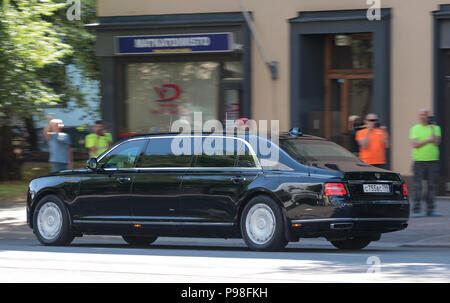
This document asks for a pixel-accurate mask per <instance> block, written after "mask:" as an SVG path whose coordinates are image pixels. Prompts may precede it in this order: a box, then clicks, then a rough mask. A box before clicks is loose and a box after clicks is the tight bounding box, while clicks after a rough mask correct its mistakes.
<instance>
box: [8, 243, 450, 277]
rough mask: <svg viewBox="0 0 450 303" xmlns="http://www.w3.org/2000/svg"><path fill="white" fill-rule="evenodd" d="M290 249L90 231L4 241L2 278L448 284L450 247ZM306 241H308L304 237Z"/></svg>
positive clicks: (297, 245)
mask: <svg viewBox="0 0 450 303" xmlns="http://www.w3.org/2000/svg"><path fill="white" fill-rule="evenodd" d="M303 242H304V243H303V244H302V243H301V242H299V243H293V244H289V246H288V247H287V249H286V251H284V252H253V251H249V250H248V249H247V248H246V247H245V246H244V243H243V242H242V241H240V240H222V239H187V238H161V239H158V240H157V241H156V242H155V243H154V244H153V245H152V246H150V247H149V248H132V247H129V246H128V245H126V244H125V243H124V242H123V241H122V240H121V238H119V237H95V236H87V237H84V238H81V239H77V240H75V241H74V242H73V244H72V245H71V246H69V247H46V246H42V245H40V244H39V242H38V241H37V240H35V239H33V238H30V237H23V238H22V239H20V238H17V239H1V240H0V282H2V283H5V282H123V283H126V282H133V283H140V282H151V283H161V282H162V283H168V282H169V283H172V282H180V283H197V282H201V283H206V282H221V283H228V282H239V283H240V282H245V283H247V282H251V283H260V282H272V283H273V282H275V283H292V282H449V281H450V253H449V252H450V248H417V247H395V246H392V245H388V244H387V245H383V243H382V242H380V243H377V244H376V245H372V246H369V247H368V248H366V249H364V250H362V251H359V252H341V251H338V250H336V249H334V247H332V246H331V245H329V244H328V243H327V242H326V241H325V240H321V239H312V240H305V241H303ZM305 242H306V243H305Z"/></svg>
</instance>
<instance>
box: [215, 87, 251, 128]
mask: <svg viewBox="0 0 450 303" xmlns="http://www.w3.org/2000/svg"><path fill="white" fill-rule="evenodd" d="M242 96H243V89H242V82H241V81H227V82H222V83H221V84H220V103H221V104H220V106H219V111H220V112H219V117H220V119H221V120H222V121H224V122H225V121H227V120H232V121H235V120H237V119H239V118H242ZM247 118H248V117H247ZM224 126H225V124H224Z"/></svg>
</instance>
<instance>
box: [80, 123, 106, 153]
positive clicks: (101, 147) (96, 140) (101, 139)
mask: <svg viewBox="0 0 450 303" xmlns="http://www.w3.org/2000/svg"><path fill="white" fill-rule="evenodd" d="M92 131H93V133H92V134H89V135H87V136H86V138H85V146H86V148H87V149H89V158H97V157H98V156H100V155H101V154H102V153H103V152H104V151H106V150H107V149H108V148H109V147H110V146H111V144H112V135H111V134H110V133H107V132H106V130H105V123H104V122H103V120H98V121H96V122H95V124H94V125H93V126H92Z"/></svg>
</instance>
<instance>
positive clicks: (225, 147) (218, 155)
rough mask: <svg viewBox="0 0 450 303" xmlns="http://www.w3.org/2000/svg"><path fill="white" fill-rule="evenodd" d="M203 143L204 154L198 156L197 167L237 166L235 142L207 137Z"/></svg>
mask: <svg viewBox="0 0 450 303" xmlns="http://www.w3.org/2000/svg"><path fill="white" fill-rule="evenodd" d="M202 143H203V144H202V154H201V155H198V156H197V161H196V164H195V166H196V167H234V166H235V164H236V160H237V153H236V144H235V140H233V139H223V138H215V139H214V138H211V137H206V138H203V140H202Z"/></svg>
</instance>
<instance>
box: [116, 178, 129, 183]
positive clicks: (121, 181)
mask: <svg viewBox="0 0 450 303" xmlns="http://www.w3.org/2000/svg"><path fill="white" fill-rule="evenodd" d="M130 181H131V178H130V177H119V178H117V182H119V183H121V184H123V183H128V182H130Z"/></svg>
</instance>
